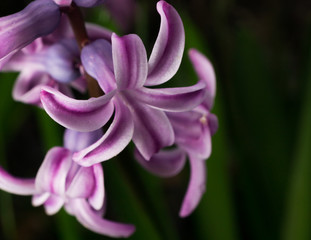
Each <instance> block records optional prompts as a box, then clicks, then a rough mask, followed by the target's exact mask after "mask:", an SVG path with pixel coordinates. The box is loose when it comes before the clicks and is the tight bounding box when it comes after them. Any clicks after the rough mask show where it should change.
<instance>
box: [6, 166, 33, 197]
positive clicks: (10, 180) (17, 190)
mask: <svg viewBox="0 0 311 240" xmlns="http://www.w3.org/2000/svg"><path fill="white" fill-rule="evenodd" d="M0 189H1V190H3V191H6V192H9V193H12V194H17V195H33V194H35V193H37V192H38V191H37V189H36V187H35V179H22V178H16V177H13V176H12V175H10V174H9V173H7V172H6V171H5V170H4V169H3V168H2V167H0Z"/></svg>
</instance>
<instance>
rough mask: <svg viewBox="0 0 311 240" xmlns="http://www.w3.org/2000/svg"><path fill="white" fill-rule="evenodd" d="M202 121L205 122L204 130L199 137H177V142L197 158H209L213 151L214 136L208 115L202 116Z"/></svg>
mask: <svg viewBox="0 0 311 240" xmlns="http://www.w3.org/2000/svg"><path fill="white" fill-rule="evenodd" d="M201 121H202V122H204V123H203V124H202V127H201V128H202V130H201V131H202V132H201V134H200V137H199V138H198V139H190V138H189V139H187V138H176V142H177V144H178V145H179V146H180V147H182V148H183V149H184V150H185V151H187V152H188V153H191V154H192V155H194V156H196V157H197V158H200V159H207V158H209V156H210V155H211V151H212V136H211V131H210V129H209V127H208V122H207V121H208V120H207V119H206V117H202V118H201Z"/></svg>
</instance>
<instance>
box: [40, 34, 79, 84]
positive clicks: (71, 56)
mask: <svg viewBox="0 0 311 240" xmlns="http://www.w3.org/2000/svg"><path fill="white" fill-rule="evenodd" d="M45 54H46V55H45V58H44V64H45V67H46V72H47V73H49V74H50V75H51V76H52V77H53V78H54V79H55V80H57V81H59V82H61V83H69V82H70V81H73V80H75V79H77V78H78V77H79V76H80V75H81V74H80V71H79V69H78V67H76V66H75V64H77V63H78V59H79V60H80V52H79V48H78V45H77V41H76V40H75V39H63V40H62V41H59V42H58V43H56V44H54V45H52V46H51V47H49V48H48V50H47V51H46V53H45Z"/></svg>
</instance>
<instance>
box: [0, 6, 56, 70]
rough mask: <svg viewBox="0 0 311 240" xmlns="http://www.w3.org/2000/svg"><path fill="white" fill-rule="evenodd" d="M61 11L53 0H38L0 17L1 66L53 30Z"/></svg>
mask: <svg viewBox="0 0 311 240" xmlns="http://www.w3.org/2000/svg"><path fill="white" fill-rule="evenodd" d="M60 18H61V12H60V10H59V7H58V6H57V5H56V4H55V3H54V2H53V1H51V0H36V1H33V2H31V3H30V4H29V5H28V6H27V7H26V8H25V9H23V10H22V11H20V12H18V13H15V14H12V15H9V16H6V17H1V18H0V67H1V66H2V65H3V64H4V63H5V62H6V61H7V60H8V58H9V57H10V56H11V55H12V54H14V53H15V52H16V51H18V50H20V49H22V48H23V47H25V46H27V45H28V44H30V43H31V42H32V41H34V40H35V39H36V38H38V37H41V36H44V35H47V34H49V33H51V32H53V31H54V30H55V29H56V27H57V26H58V24H59V21H60Z"/></svg>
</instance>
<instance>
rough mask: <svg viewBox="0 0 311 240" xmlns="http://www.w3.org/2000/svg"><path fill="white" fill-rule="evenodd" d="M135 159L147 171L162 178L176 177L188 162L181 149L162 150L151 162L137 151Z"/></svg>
mask: <svg viewBox="0 0 311 240" xmlns="http://www.w3.org/2000/svg"><path fill="white" fill-rule="evenodd" d="M135 158H136V159H137V161H138V162H139V163H140V164H141V165H142V166H143V167H144V168H145V169H147V170H148V171H150V172H152V173H153V174H155V175H158V176H161V177H172V176H175V175H176V174H178V173H179V172H180V171H181V170H182V168H183V167H184V165H185V162H186V154H185V152H184V151H182V150H180V149H174V150H162V151H160V152H158V153H156V154H154V155H153V156H152V157H151V158H150V160H149V161H147V160H146V159H144V158H143V156H142V155H141V154H140V153H139V152H138V151H135Z"/></svg>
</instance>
